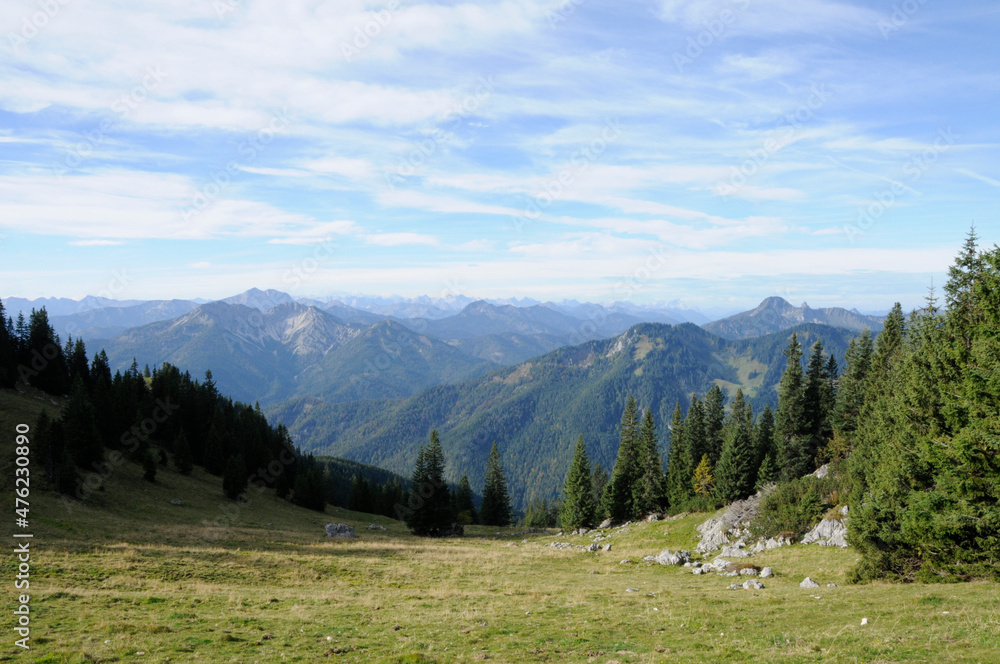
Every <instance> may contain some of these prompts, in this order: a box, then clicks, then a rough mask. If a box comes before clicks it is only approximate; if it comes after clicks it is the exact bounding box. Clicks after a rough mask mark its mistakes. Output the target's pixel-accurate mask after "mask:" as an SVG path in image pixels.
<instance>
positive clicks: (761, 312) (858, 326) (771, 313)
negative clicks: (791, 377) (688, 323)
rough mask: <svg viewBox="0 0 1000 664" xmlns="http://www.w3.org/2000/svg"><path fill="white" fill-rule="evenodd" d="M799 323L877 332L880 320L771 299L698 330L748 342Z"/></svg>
mask: <svg viewBox="0 0 1000 664" xmlns="http://www.w3.org/2000/svg"><path fill="white" fill-rule="evenodd" d="M801 323H819V324H821V325H830V326H832V327H839V328H845V329H848V330H853V331H855V332H860V331H861V330H863V329H865V328H868V329H870V330H872V331H873V332H877V331H879V330H880V329H881V328H882V317H879V316H866V315H864V314H860V313H858V312H857V310H850V311H849V310H847V309H842V308H840V307H826V308H820V309H813V308H811V307H810V306H809V304H808V303H807V302H803V303H802V304H801V305H799V306H798V307H796V306H794V305H792V304H791V303H789V302H788V300H786V299H784V298H782V297H778V296H776V295H775V296H772V297H769V298H766V299H765V300H764V301H763V302H761V303H760V304H759V305H757V307H756V308H754V309H751V310H750V311H744V312H743V313H738V314H734V315H732V316H729V317H728V318H722V319H720V320H717V321H712V322H711V323H706V324H705V325H703V326H702V327H703V328H704V329H706V330H708V331H709V332H712V333H713V334H717V335H719V336H721V337H724V338H726V339H748V338H752V337H759V336H762V335H764V334H770V333H771V332H778V331H780V330H785V329H788V328H790V327H794V326H795V325H799V324H801Z"/></svg>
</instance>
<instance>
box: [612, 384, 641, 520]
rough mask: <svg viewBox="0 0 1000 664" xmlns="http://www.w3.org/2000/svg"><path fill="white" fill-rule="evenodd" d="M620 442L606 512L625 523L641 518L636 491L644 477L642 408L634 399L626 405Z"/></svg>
mask: <svg viewBox="0 0 1000 664" xmlns="http://www.w3.org/2000/svg"><path fill="white" fill-rule="evenodd" d="M618 439H619V442H618V457H617V459H615V466H614V468H613V469H612V471H611V479H610V480H609V481H608V488H607V490H606V491H605V492H604V510H605V512H607V514H608V517H610V518H611V520H612V521H616V522H621V521H627V520H629V519H632V518H635V517H636V516H637V512H636V509H635V504H634V502H633V488H634V486H635V484H636V482H637V481H638V479H639V477H640V467H639V464H640V453H639V421H638V407H637V406H636V403H635V398H634V397H631V396H630V397H629V398H628V402H627V403H626V404H625V412H624V413H623V414H622V420H621V425H620V427H619V435H618Z"/></svg>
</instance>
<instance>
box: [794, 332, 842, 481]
mask: <svg viewBox="0 0 1000 664" xmlns="http://www.w3.org/2000/svg"><path fill="white" fill-rule="evenodd" d="M831 359H832V358H831ZM835 366H836V365H834V367H835ZM829 369H830V367H829V363H828V361H827V360H826V359H824V357H823V343H822V342H821V341H820V340H819V339H817V340H816V342H815V343H814V344H813V345H812V349H811V352H810V354H809V364H808V366H807V368H806V381H805V386H804V387H803V391H802V399H803V408H802V414H803V417H804V423H803V424H804V429H803V431H802V435H803V445H804V449H803V454H804V455H805V458H806V460H807V461H808V465H807V466H806V468H805V471H806V472H808V471H810V470H812V468H811V467H810V466H812V467H815V460H816V455H817V453H818V452H819V450H820V448H822V447H824V446H825V445H826V443H827V442H829V440H830V438H831V437H832V436H833V427H832V426H831V424H830V415H831V413H830V408H831V406H832V401H833V399H832V394H831V390H832V387H831V378H830V374H829ZM834 370H835V369H834Z"/></svg>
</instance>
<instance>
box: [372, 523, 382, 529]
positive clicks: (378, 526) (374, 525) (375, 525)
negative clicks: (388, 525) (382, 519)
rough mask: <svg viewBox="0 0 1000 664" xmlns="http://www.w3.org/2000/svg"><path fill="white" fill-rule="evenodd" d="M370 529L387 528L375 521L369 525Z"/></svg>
mask: <svg viewBox="0 0 1000 664" xmlns="http://www.w3.org/2000/svg"><path fill="white" fill-rule="evenodd" d="M368 530H385V526H380V525H379V524H377V523H373V524H371V525H370V526H368Z"/></svg>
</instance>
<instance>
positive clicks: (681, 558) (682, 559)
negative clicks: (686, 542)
mask: <svg viewBox="0 0 1000 664" xmlns="http://www.w3.org/2000/svg"><path fill="white" fill-rule="evenodd" d="M655 560H656V562H658V563H659V564H661V565H683V564H684V563H686V562H688V561H690V560H691V552H690V551H677V552H676V553H675V552H673V551H671V550H670V549H664V550H663V551H661V552H660V555H658V556H656V559H655Z"/></svg>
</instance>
